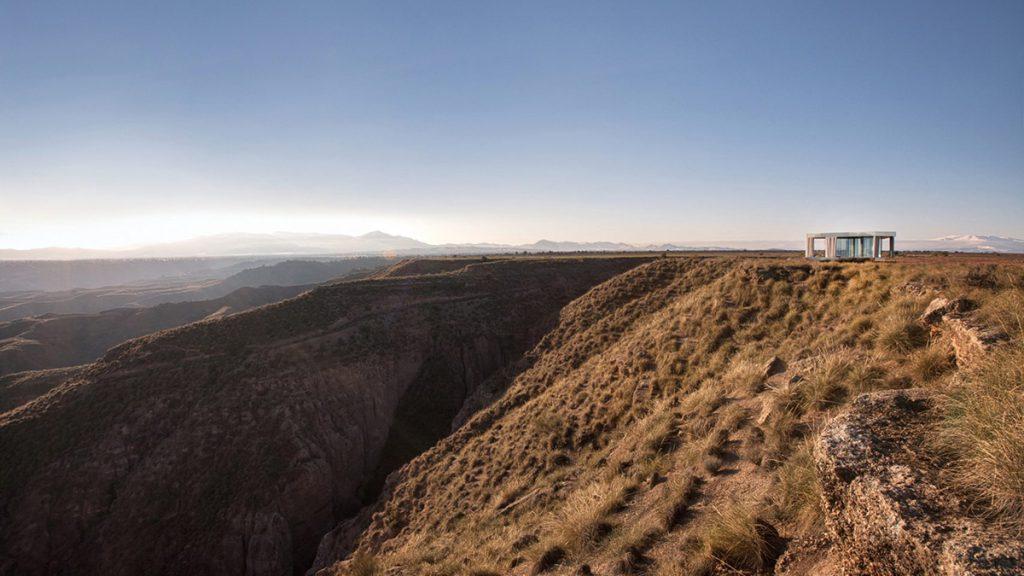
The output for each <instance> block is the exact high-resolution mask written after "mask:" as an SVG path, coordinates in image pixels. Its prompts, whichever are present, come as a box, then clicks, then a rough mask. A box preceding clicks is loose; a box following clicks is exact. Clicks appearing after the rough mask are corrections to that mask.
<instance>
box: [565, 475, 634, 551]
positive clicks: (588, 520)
mask: <svg viewBox="0 0 1024 576" xmlns="http://www.w3.org/2000/svg"><path fill="white" fill-rule="evenodd" d="M635 489H636V484H635V483H634V482H632V481H630V480H627V479H626V478H623V477H615V478H613V479H611V480H610V481H604V480H599V481H595V482H593V483H591V484H589V485H587V486H586V487H584V488H582V489H580V490H577V491H575V492H573V493H572V494H571V495H570V496H569V498H567V499H566V501H565V503H564V504H563V505H562V507H561V509H559V511H558V512H557V513H556V514H555V516H554V518H553V519H552V520H551V522H550V524H549V530H548V532H549V534H550V535H551V538H552V540H553V542H555V543H557V544H556V545H557V546H558V547H560V548H562V549H564V550H565V551H566V552H567V553H568V555H570V556H571V557H574V558H583V557H585V555H586V554H587V553H588V552H590V551H592V550H593V549H594V547H595V546H596V545H597V544H598V543H599V542H600V541H601V540H602V539H604V538H606V537H607V536H608V535H609V534H610V533H611V531H612V529H613V528H614V526H613V525H612V523H611V515H612V514H614V513H615V512H617V511H619V510H620V509H621V508H622V506H623V505H624V504H625V502H626V499H627V498H628V496H629V495H630V493H631V492H632V491H633V490H635Z"/></svg>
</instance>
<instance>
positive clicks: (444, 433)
mask: <svg viewBox="0 0 1024 576" xmlns="http://www.w3.org/2000/svg"><path fill="white" fill-rule="evenodd" d="M979 258H980V257H979ZM1021 286H1024V260H1020V259H1011V258H1003V259H995V260H993V259H991V258H989V259H988V260H981V259H976V258H975V257H969V256H958V257H948V258H945V257H943V258H940V257H925V256H921V257H913V258H903V259H899V260H897V261H894V262H853V263H842V264H835V263H817V262H815V263H808V262H806V261H803V260H802V259H796V258H786V257H778V256H776V257H757V258H747V257H739V256H735V255H732V256H708V255H704V256H686V257H669V258H657V259H650V258H643V259H641V258H608V257H589V258H572V257H555V258H498V259H493V258H492V259H487V258H466V259H435V260H416V259H413V260H406V261H402V262H400V263H398V264H396V265H395V266H393V267H391V268H389V269H387V270H385V271H382V272H380V273H378V274H376V275H374V276H373V277H372V278H370V279H367V280H361V281H352V282H342V283H338V284H333V285H329V286H324V287H320V288H317V289H315V290H313V291H311V292H308V293H306V294H304V295H302V296H299V297H297V298H293V299H290V300H287V301H284V302H281V303H278V304H272V305H269V306H264V307H262V308H257V309H255V310H250V311H248V312H244V313H241V314H237V315H233V316H228V317H225V318H219V319H211V320H205V321H202V322H198V323H195V324H190V325H188V326H184V327H181V328H177V329H173V330H168V331H164V332H161V333H158V334H155V335H152V336H147V337H143V338H139V339H136V340H133V341H130V342H128V343H125V344H123V345H121V346H119V347H117V348H115V349H113V350H111V351H110V352H109V353H107V354H106V355H105V356H104V357H103V358H102V359H101V360H100V361H98V362H96V363H95V364H92V365H87V366H84V367H77V368H72V369H66V370H51V371H41V372H29V373H21V374H17V375H14V376H10V377H8V378H7V379H6V380H5V381H4V383H5V387H4V388H3V391H4V395H3V396H0V410H6V411H5V412H3V413H2V414H0V454H3V455H4V463H5V465H4V466H3V467H2V468H0V574H5V575H6V574H50V573H66V574H135V573H146V574H170V573H175V574H177V573H189V574H251V575H264V574H266V575H271V574H272V575H281V576H284V575H287V574H302V573H306V574H310V575H313V574H316V575H318V576H332V575H351V576H374V575H379V576H383V575H406V574H409V575H436V576H454V575H467V576H487V575H495V574H502V575H503V574H515V575H524V576H525V575H530V576H533V575H538V574H565V575H569V574H573V575H581V576H582V575H587V574H607V575H611V574H649V575H655V576H675V575H684V574H771V573H779V574H789V575H798V574H809V575H810V574H817V575H831V574H871V575H875V574H887V575H888V574H906V573H920V574H993V575H1004V574H1018V573H1021V571H1022V564H1021V562H1022V554H1021V551H1022V549H1024V544H1022V541H1021V538H1020V534H1021V533H1022V532H1021V531H1022V528H1024V344H1022V341H1024V291H1022V289H1021Z"/></svg>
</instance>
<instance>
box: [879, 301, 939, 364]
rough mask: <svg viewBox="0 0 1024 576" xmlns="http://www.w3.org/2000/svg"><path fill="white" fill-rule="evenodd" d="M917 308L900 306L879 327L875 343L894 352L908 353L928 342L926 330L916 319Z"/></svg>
mask: <svg viewBox="0 0 1024 576" xmlns="http://www.w3.org/2000/svg"><path fill="white" fill-rule="evenodd" d="M919 313H920V311H919V310H914V309H910V308H908V307H900V308H899V309H898V310H896V311H895V312H893V314H892V315H891V316H889V317H888V318H886V319H885V322H884V323H883V324H882V325H881V326H880V327H879V330H878V339H877V340H876V342H877V345H878V346H880V347H881V348H882V349H883V350H885V351H888V352H891V353H895V354H899V355H902V354H908V353H910V352H911V351H913V350H916V349H917V348H920V347H922V346H924V345H926V344H927V343H928V330H927V329H926V328H925V327H924V326H923V325H922V324H921V323H920V322H919V321H918V319H917V315H916V314H919Z"/></svg>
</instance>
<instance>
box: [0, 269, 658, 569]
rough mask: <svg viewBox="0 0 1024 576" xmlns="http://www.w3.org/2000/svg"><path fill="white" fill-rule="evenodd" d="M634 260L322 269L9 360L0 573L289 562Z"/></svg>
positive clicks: (2, 426) (0, 439)
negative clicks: (30, 364)
mask: <svg viewBox="0 0 1024 576" xmlns="http://www.w3.org/2000/svg"><path fill="white" fill-rule="evenodd" d="M642 262H643V260H641V259H638V258H602V259H575V258H558V259H542V260H528V259H526V260H507V261H495V262H480V263H475V264H469V265H466V264H463V267H462V268H461V269H456V270H451V271H448V272H444V273H439V274H432V275H423V276H403V275H401V274H397V273H393V274H391V275H390V276H389V277H387V278H381V279H375V280H365V281H352V282H341V283H337V284H333V285H329V286H324V287H320V288H316V289H314V290H312V291H310V292H307V293H305V294H303V295H301V296H299V297H297V298H293V299H290V300H286V301H284V302H280V303H277V304H272V305H269V306H264V307H261V308H257V309H254V310H251V311H248V312H243V313H241V314H235V315H231V316H227V317H225V318H221V319H216V320H208V321H202V322H197V323H193V324H190V325H187V326H184V327H181V328H177V329H172V330H168V331H163V332H159V333H157V334H154V335H151V336H146V337H142V338H139V339H136V340H133V341H130V342H128V343H126V344H123V345H121V346H119V347H117V348H114V349H113V350H111V351H110V352H108V353H107V354H106V355H105V356H104V357H103V358H102V359H101V360H99V361H98V362H96V363H94V364H92V365H88V366H85V367H82V368H78V369H73V370H68V371H65V372H59V371H58V372H52V371H51V372H49V373H28V374H25V373H23V374H22V375H20V376H19V381H18V382H13V383H11V386H9V389H12V390H16V391H18V393H19V395H18V397H17V398H13V397H8V398H7V399H6V400H5V402H6V406H11V405H14V406H17V407H14V408H11V409H8V410H7V411H6V412H4V413H3V414H2V415H0V454H2V455H3V466H2V467H0V574H12V575H13V574H19V575H20V574H251V575H263V574H274V575H283V574H301V573H303V572H305V571H306V569H307V568H309V566H310V565H311V564H312V562H313V558H314V556H315V553H316V549H317V546H318V543H319V541H320V539H321V537H322V535H323V534H324V533H326V532H327V531H328V530H330V529H331V528H332V527H333V526H334V525H335V524H336V523H338V522H339V521H341V520H343V519H344V518H346V517H348V516H349V515H351V514H352V513H354V512H356V511H358V510H359V508H360V507H361V506H363V505H364V504H365V503H367V502H370V501H372V500H373V498H374V496H375V495H376V491H377V490H378V488H379V485H380V482H381V480H382V479H383V478H384V477H385V476H386V475H387V473H388V472H389V470H390V468H392V467H394V466H397V465H399V464H401V463H402V462H404V461H405V460H407V459H408V458H410V457H412V456H413V455H415V454H416V453H417V452H418V451H420V450H422V449H425V448H426V447H428V446H430V445H432V444H433V443H434V442H435V441H436V440H437V439H438V438H439V437H440V436H443V435H444V434H447V433H448V432H449V430H450V427H451V423H452V420H453V418H455V417H456V415H457V414H458V413H459V412H460V410H462V408H463V403H464V401H465V400H466V399H467V398H469V397H470V396H472V395H473V393H474V391H475V390H476V389H477V388H478V387H481V386H484V385H487V386H488V387H492V388H493V387H494V386H498V387H500V382H501V381H502V379H503V378H505V375H506V374H510V373H513V372H515V371H517V370H520V369H522V368H523V367H524V366H525V365H528V364H530V363H531V362H532V359H531V358H532V357H531V356H528V355H526V356H524V354H525V353H527V352H528V351H529V350H530V349H531V348H533V347H534V346H535V345H536V343H537V342H538V341H539V340H540V339H541V337H542V336H543V335H544V334H545V333H546V332H548V331H549V330H550V329H551V327H552V326H553V325H554V324H555V323H556V322H557V319H558V314H559V311H560V310H561V309H562V307H563V306H565V305H566V304H567V303H569V302H570V301H571V300H573V299H574V298H576V297H578V296H580V295H581V294H583V293H584V292H585V291H586V290H588V289H589V288H590V287H592V286H594V285H596V284H599V283H601V282H602V281H604V280H607V279H608V278H610V277H613V276H615V275H617V274H620V273H622V272H624V271H626V270H627V269H629V268H632V267H635V266H637V265H640V264H641V263H642ZM495 382H499V384H495ZM33 393H42V395H41V396H38V397H35V398H33Z"/></svg>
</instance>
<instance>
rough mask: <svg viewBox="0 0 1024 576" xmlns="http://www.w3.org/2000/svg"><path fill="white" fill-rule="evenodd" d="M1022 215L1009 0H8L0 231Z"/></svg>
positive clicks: (606, 233) (1021, 71) (599, 234)
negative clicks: (292, 0) (58, 0)
mask: <svg viewBox="0 0 1024 576" xmlns="http://www.w3.org/2000/svg"><path fill="white" fill-rule="evenodd" d="M378 229H379V230H384V231H387V232H390V233H393V234H403V235H407V236H412V237H415V238H417V239H420V240H423V241H427V242H435V243H441V242H485V241H489V242H505V243H525V242H532V241H535V240H538V239H541V238H547V239H554V240H577V241H596V240H613V241H623V242H633V243H661V242H686V241H691V242H694V241H696V242H710V241H721V240H738V241H739V240H746V241H749V240H765V239H767V240H782V239H793V238H797V239H799V238H802V236H803V234H804V233H805V232H807V231H811V230H815V231H817V230H846V229H868V230H874V229H892V230H896V231H897V232H898V234H899V235H900V236H901V237H904V238H931V237H937V236H944V235H947V234H996V235H1003V236H1016V237H1024V2H1021V1H1019V0H1013V1H1008V2H989V1H980V2H962V1H957V2H932V1H929V2H901V1H894V2H890V1H886V2H845V3H839V2H816V1H815V2H788V1H771V2H752V1H744V2H734V1H729V0H723V1H713V2H712V1H708V2H683V1H673V2H653V1H652V2H623V1H616V2H600V1H586V2H568V1H560V0H547V1H543V2H528V1H523V2H505V1H501V2H497V1H496V2H491V1H484V0H467V1H465V2H446V1H429V2H428V1H410V2H404V1H398V2H385V1H373V2H335V1H332V2H298V3H286V2H279V3H264V2H237V3H235V2H215V3H210V2H187V1H181V2H158V3H157V2H154V3H148V2H145V1H138V2H110V3H107V2H94V1H88V0H83V1H80V2H63V3H54V2H33V1H23V2H21V1H10V0H0V248H33V247H43V246H80V247H96V248H108V247H119V246H132V245H140V244H147V243H153V242H161V241H172V240H178V239H183V238H187V237H191V236H196V235H203V234H213V233H224V232H235V231H244V232H260V231H281V230H286V231H296V232H325V233H346V234H360V233H364V232H368V231H370V230H378Z"/></svg>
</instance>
